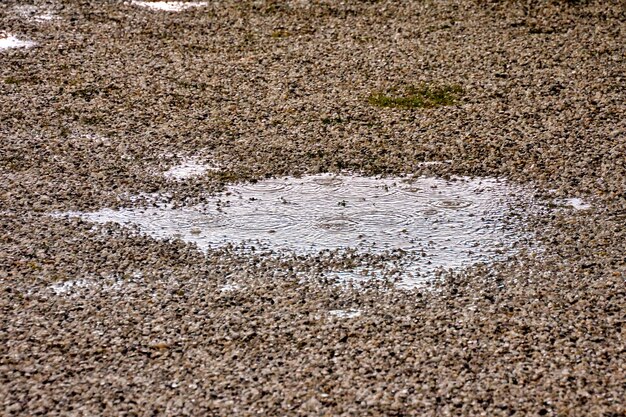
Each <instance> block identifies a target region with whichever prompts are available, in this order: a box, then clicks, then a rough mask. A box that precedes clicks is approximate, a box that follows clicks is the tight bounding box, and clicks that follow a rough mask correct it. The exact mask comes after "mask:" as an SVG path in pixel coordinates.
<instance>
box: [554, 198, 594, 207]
mask: <svg viewBox="0 0 626 417" xmlns="http://www.w3.org/2000/svg"><path fill="white" fill-rule="evenodd" d="M558 202H559V203H561V204H563V205H564V206H568V207H571V208H573V209H574V210H589V209H590V208H591V204H589V203H587V202H586V201H584V200H583V199H580V198H565V199H563V200H558Z"/></svg>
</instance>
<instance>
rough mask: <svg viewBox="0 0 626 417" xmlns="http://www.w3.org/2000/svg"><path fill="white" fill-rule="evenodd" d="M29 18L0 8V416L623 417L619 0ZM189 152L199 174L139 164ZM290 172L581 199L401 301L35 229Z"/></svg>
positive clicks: (73, 230) (62, 229)
mask: <svg viewBox="0 0 626 417" xmlns="http://www.w3.org/2000/svg"><path fill="white" fill-rule="evenodd" d="M32 5H33V6H34V7H33V8H29V9H28V10H29V12H28V13H26V12H24V10H27V9H24V5H23V2H21V1H11V0H8V1H3V2H2V3H0V31H4V32H5V33H6V34H10V35H13V36H16V37H17V38H18V39H20V40H24V41H32V42H35V45H34V46H33V47H30V48H26V47H19V48H7V49H2V50H0V184H2V187H1V189H0V230H1V232H0V414H2V415H42V414H45V415H55V414H58V415H154V414H161V415H328V416H331V415H333V416H334V415H359V416H362V415H423V416H429V415H432V416H440V415H466V416H475V415H486V416H499V415H503V416H509V415H521V416H525V415H548V416H604V417H609V416H612V417H617V416H625V415H626V327H625V323H626V317H625V315H626V283H625V280H626V255H625V254H626V105H625V104H624V103H625V102H626V5H625V4H624V2H623V1H620V0H613V1H599V0H598V1H569V2H568V1H557V0H552V1H549V0H540V1H537V2H530V1H529V2H526V1H512V0H511V1H478V0H476V1H470V0H458V1H444V0H442V1H434V0H419V1H402V2H399V1H356V0H347V1H342V2H339V1H334V0H332V1H331V0H291V1H273V0H258V1H238V0H224V1H208V2H207V4H206V5H205V6H201V7H194V8H189V9H186V10H184V11H181V12H165V11H158V10H153V9H149V8H145V7H140V6H139V5H137V4H130V3H129V2H121V1H96V0H91V1H90V0H58V1H54V0H52V1H40V2H39V1H35V2H34V3H33V4H32ZM35 14H36V15H40V16H46V18H45V19H44V18H33V17H32V16H31V15H35ZM0 33H1V32H0ZM406 86H413V87H410V88H409V90H411V91H417V92H422V91H426V92H429V91H437V90H436V88H443V89H444V90H441V91H454V92H456V93H458V95H459V97H458V98H455V99H451V98H449V97H447V96H446V97H445V101H446V102H445V103H444V104H445V105H441V106H438V105H435V104H436V102H435V101H433V99H432V98H431V97H425V98H424V97H422V96H420V97H417V99H415V100H413V101H411V100H409V99H395V98H392V99H386V98H385V97H383V96H381V94H383V92H385V91H401V90H402V89H403V88H404V89H405V90H406V88H407V87H406ZM424 86H427V87H424ZM428 86H432V88H431V89H428ZM445 88H447V90H445ZM420 89H421V90H420ZM420 94H422V93H420ZM424 94H426V93H424ZM372 97H375V98H381V97H382V99H383V100H379V101H378V102H381V103H384V104H385V103H386V104H389V103H390V104H394V103H400V104H401V106H395V107H394V106H393V105H389V106H377V105H376V103H377V101H376V100H373V99H372ZM394 100H395V101H394ZM402 100H404V101H402ZM419 100H422V101H419ZM424 100H426V102H428V103H429V105H428V106H423V107H420V105H419V104H420V103H422V102H424ZM415 103H417V104H416V105H415V106H413V104H415ZM189 158H193V159H194V160H196V161H200V162H206V163H209V164H211V165H213V166H218V167H220V169H219V170H217V169H212V170H208V171H206V172H205V173H204V174H202V175H199V176H197V177H193V178H189V179H187V180H185V181H172V180H171V179H168V178H167V177H166V176H164V175H163V172H166V171H167V170H168V169H170V168H172V167H173V166H175V165H177V164H178V163H179V162H181V161H184V160H187V159H189ZM433 160H434V161H441V160H449V161H451V162H450V163H446V164H420V163H421V162H425V161H433ZM318 172H344V173H345V172H355V173H361V174H365V175H375V174H383V175H392V174H393V175H399V174H417V175H422V174H423V175H437V176H443V177H448V176H451V175H466V176H474V175H476V176H478V175H480V176H491V177H494V176H495V177H504V178H507V179H509V180H512V181H515V182H519V183H524V184H528V185H529V186H532V187H535V189H536V190H538V193H539V195H548V194H549V190H554V191H553V195H555V196H557V197H562V198H565V197H573V196H576V197H581V198H584V199H585V200H586V201H588V202H589V203H591V206H592V207H591V208H590V209H588V210H579V211H572V210H569V211H567V210H553V211H551V212H550V213H549V214H542V215H532V216H530V218H529V220H528V226H527V227H528V230H529V231H530V232H532V233H534V235H535V237H536V242H537V244H536V248H541V249H536V250H535V249H533V248H529V249H528V250H524V251H521V252H520V253H518V254H517V255H515V256H512V257H511V258H510V259H509V260H508V261H506V262H498V263H494V264H491V265H479V266H476V267H474V268H472V269H470V270H467V271H463V272H456V273H450V274H444V275H442V276H441V277H440V279H438V280H437V281H435V282H434V284H433V286H432V287H428V288H421V289H420V288H417V289H414V290H410V291H408V290H400V289H397V288H395V287H394V285H393V283H384V282H383V283H381V282H377V283H371V284H369V285H365V286H362V287H358V288H356V287H355V288H352V287H350V286H341V285H336V284H333V283H332V282H328V280H327V279H325V278H323V277H320V275H319V274H315V273H314V271H315V270H316V268H318V267H319V263H320V262H336V263H337V262H338V263H341V262H349V260H346V259H335V260H329V259H320V258H316V257H291V258H289V257H285V258H277V257H272V256H266V255H264V254H249V255H244V254H242V253H240V252H239V251H237V250H236V249H234V248H225V249H221V250H214V251H209V252H208V253H207V254H204V253H201V252H199V251H197V250H196V249H195V248H194V247H192V246H189V245H185V244H184V243H182V242H181V241H177V240H173V241H166V242H162V241H156V240H153V239H150V238H148V237H145V236H141V235H138V234H137V233H135V232H133V231H132V230H131V229H127V228H122V227H120V226H115V225H109V226H98V227H95V226H94V225H93V224H90V223H87V222H84V221H81V220H79V219H65V218H59V217H53V216H50V214H52V213H55V212H59V211H68V210H96V209H99V208H102V207H119V206H121V205H131V204H142V203H141V202H138V201H136V200H133V199H132V198H131V197H132V196H134V195H138V194H141V193H155V192H159V193H163V194H169V195H170V198H171V200H172V201H174V202H176V203H179V204H192V203H194V202H200V201H202V200H203V198H205V197H206V196H207V195H209V194H210V193H213V192H217V191H219V190H220V189H222V188H223V187H224V185H225V184H228V183H232V182H236V181H244V180H258V179H262V178H265V177H268V176H278V175H302V174H306V173H318ZM303 271H304V272H303ZM307 271H309V272H310V273H309V272H307ZM68 282H69V283H68ZM63 283H65V284H63ZM338 310H344V311H348V312H350V313H346V314H338V313H336V312H337V311H338ZM353 311H357V312H358V313H360V314H356V313H354V314H352V313H353Z"/></svg>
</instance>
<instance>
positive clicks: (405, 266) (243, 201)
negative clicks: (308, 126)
mask: <svg viewBox="0 0 626 417" xmlns="http://www.w3.org/2000/svg"><path fill="white" fill-rule="evenodd" d="M530 205H531V198H530V197H529V193H528V191H525V190H524V189H522V188H521V187H517V186H514V185H511V184H509V183H507V182H505V181H501V180H497V179H490V178H487V179H485V178H483V179H462V178H458V179H456V180H452V181H446V180H443V179H437V178H417V179H414V180H412V181H408V180H407V179H404V178H382V179H381V178H373V177H361V176H346V175H340V176H332V175H328V174H321V175H313V176H307V177H303V178H283V179H269V180H264V181H259V182H257V183H246V184H237V185H231V186H229V187H227V189H226V191H225V192H223V193H221V194H219V195H216V196H214V197H211V198H210V199H209V203H208V204H204V205H202V206H193V207H186V208H173V207H172V206H171V205H169V204H161V203H156V204H155V205H154V206H151V207H147V208H129V209H121V210H111V209H102V210H100V211H97V212H92V213H80V212H72V213H65V214H67V215H70V216H79V217H81V218H83V219H85V220H88V221H92V222H96V223H107V222H115V223H119V224H123V225H128V226H136V227H138V228H139V230H140V231H141V232H143V233H146V234H148V235H150V236H152V237H154V238H157V239H171V238H179V239H182V240H183V241H185V242H188V243H193V244H195V245H197V247H198V248H199V249H201V250H209V249H211V248H219V247H223V246H225V245H228V244H233V245H235V246H239V247H244V248H245V250H254V249H262V250H268V251H272V252H273V253H275V254H277V255H281V254H297V255H311V256H313V255H316V254H320V253H321V252H328V251H335V250H338V251H340V252H341V251H353V252H356V253H359V254H366V255H370V254H371V255H377V256H378V255H380V256H382V257H383V258H384V257H385V256H387V255H390V256H389V259H390V260H389V261H388V262H385V263H384V265H383V266H381V264H380V262H378V263H376V264H374V265H361V266H360V267H359V268H357V269H354V270H348V271H345V270H344V271H338V270H336V269H332V268H329V273H331V272H332V273H335V274H338V275H341V274H343V275H345V277H340V279H341V278H346V279H356V280H360V279H362V280H367V279H370V278H371V277H378V276H388V277H394V278H398V279H399V280H400V281H402V285H404V286H414V285H416V284H418V283H423V282H424V281H426V280H427V279H429V278H432V277H433V275H434V273H435V272H436V271H437V270H440V269H442V268H444V269H449V268H463V267H466V266H469V265H472V264H475V263H477V262H492V261H496V260H500V259H504V258H506V256H507V255H509V254H511V253H512V252H513V251H514V249H515V246H516V245H517V244H518V243H520V241H524V240H526V239H527V236H525V235H524V234H522V233H520V232H519V230H516V227H515V225H514V223H513V222H512V220H511V218H512V216H513V215H516V214H519V212H520V211H523V210H525V209H526V208H528V207H529V206H530ZM518 221H519V220H518ZM391 255H393V256H391ZM364 270H367V271H368V272H367V273H363V271H364Z"/></svg>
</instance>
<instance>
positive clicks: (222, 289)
mask: <svg viewBox="0 0 626 417" xmlns="http://www.w3.org/2000/svg"><path fill="white" fill-rule="evenodd" d="M242 289H243V287H242V286H241V285H239V284H226V285H222V286H221V287H220V288H219V289H218V290H219V292H233V291H239V290H242Z"/></svg>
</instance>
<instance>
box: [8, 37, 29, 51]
mask: <svg viewBox="0 0 626 417" xmlns="http://www.w3.org/2000/svg"><path fill="white" fill-rule="evenodd" d="M32 46H35V42H31V41H24V40H21V39H18V38H17V37H15V36H13V35H2V36H0V51H2V50H3V49H11V48H30V47H32Z"/></svg>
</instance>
